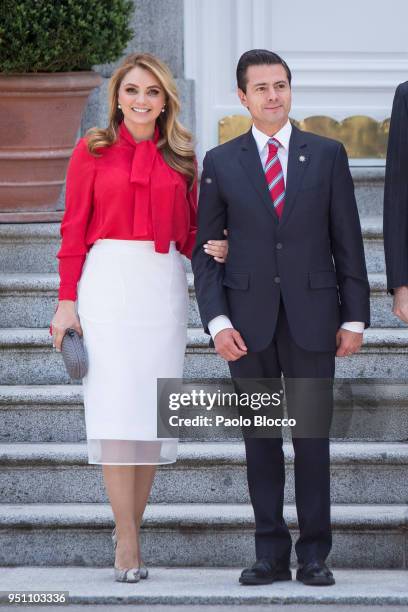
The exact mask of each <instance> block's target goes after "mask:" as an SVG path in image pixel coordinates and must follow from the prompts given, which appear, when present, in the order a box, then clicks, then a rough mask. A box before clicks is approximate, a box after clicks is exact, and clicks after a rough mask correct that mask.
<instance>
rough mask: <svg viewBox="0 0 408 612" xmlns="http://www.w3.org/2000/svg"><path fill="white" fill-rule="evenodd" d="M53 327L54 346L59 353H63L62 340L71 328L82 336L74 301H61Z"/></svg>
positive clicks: (52, 323)
mask: <svg viewBox="0 0 408 612" xmlns="http://www.w3.org/2000/svg"><path fill="white" fill-rule="evenodd" d="M51 326H52V344H53V346H54V347H55V348H56V349H57V351H58V352H60V351H61V344H62V339H63V337H64V334H65V331H66V330H67V329H68V328H69V327H70V328H71V329H75V330H76V331H77V332H78V333H79V334H80V335H81V336H82V333H83V332H82V327H81V324H80V322H79V318H78V315H77V313H76V310H75V302H73V301H72V300H61V301H60V302H59V304H58V308H57V311H56V313H55V315H54V317H53V319H52V322H51Z"/></svg>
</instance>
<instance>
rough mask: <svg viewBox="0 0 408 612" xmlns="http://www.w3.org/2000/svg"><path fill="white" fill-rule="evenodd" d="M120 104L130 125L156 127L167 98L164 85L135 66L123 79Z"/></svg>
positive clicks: (120, 87) (120, 88) (149, 73)
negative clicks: (150, 125)
mask: <svg viewBox="0 0 408 612" xmlns="http://www.w3.org/2000/svg"><path fill="white" fill-rule="evenodd" d="M118 103H119V104H120V106H121V107H122V112H123V115H124V118H125V120H126V121H127V122H128V123H130V124H133V125H135V126H142V125H143V126H145V127H147V125H149V124H152V126H154V124H155V122H156V119H157V117H158V116H159V115H160V113H161V112H162V108H163V107H164V105H165V103H166V96H165V93H164V89H163V87H162V85H160V82H159V81H158V80H157V79H156V77H155V76H154V75H153V74H152V73H151V72H149V71H148V70H145V69H144V68H140V66H135V67H134V68H132V70H129V72H128V73H127V74H126V75H125V76H124V77H123V79H122V82H121V84H120V86H119V91H118Z"/></svg>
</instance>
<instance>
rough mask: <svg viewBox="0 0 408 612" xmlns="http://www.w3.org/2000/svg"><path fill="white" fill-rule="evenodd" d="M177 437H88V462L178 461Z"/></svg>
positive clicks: (138, 462) (139, 463)
mask: <svg viewBox="0 0 408 612" xmlns="http://www.w3.org/2000/svg"><path fill="white" fill-rule="evenodd" d="M177 443H178V440H177V439H162V440H157V439H156V440H109V439H88V463H89V464H97V465H99V464H102V465H165V464H168V463H175V462H176V461H177Z"/></svg>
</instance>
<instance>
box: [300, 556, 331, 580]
mask: <svg viewBox="0 0 408 612" xmlns="http://www.w3.org/2000/svg"><path fill="white" fill-rule="evenodd" d="M296 580H299V581H300V582H303V584H307V585H309V586H331V585H332V584H335V582H336V581H335V580H334V577H333V574H332V573H331V571H330V570H329V568H328V567H327V565H326V564H325V563H323V562H322V561H312V562H310V563H306V564H305V565H302V566H300V567H299V569H298V570H297V572H296Z"/></svg>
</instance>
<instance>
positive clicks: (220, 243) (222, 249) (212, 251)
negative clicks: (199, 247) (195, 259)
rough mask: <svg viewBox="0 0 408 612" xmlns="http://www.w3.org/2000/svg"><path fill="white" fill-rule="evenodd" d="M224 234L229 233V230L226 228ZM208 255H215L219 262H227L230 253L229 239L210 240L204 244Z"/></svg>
mask: <svg viewBox="0 0 408 612" xmlns="http://www.w3.org/2000/svg"><path fill="white" fill-rule="evenodd" d="M224 235H225V236H227V235H228V230H226V229H225V230H224ZM203 248H204V251H205V252H206V253H207V255H211V256H212V257H214V259H215V261H218V263H225V260H226V259H227V255H228V240H209V241H208V242H206V243H205V245H204V247H203Z"/></svg>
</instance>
